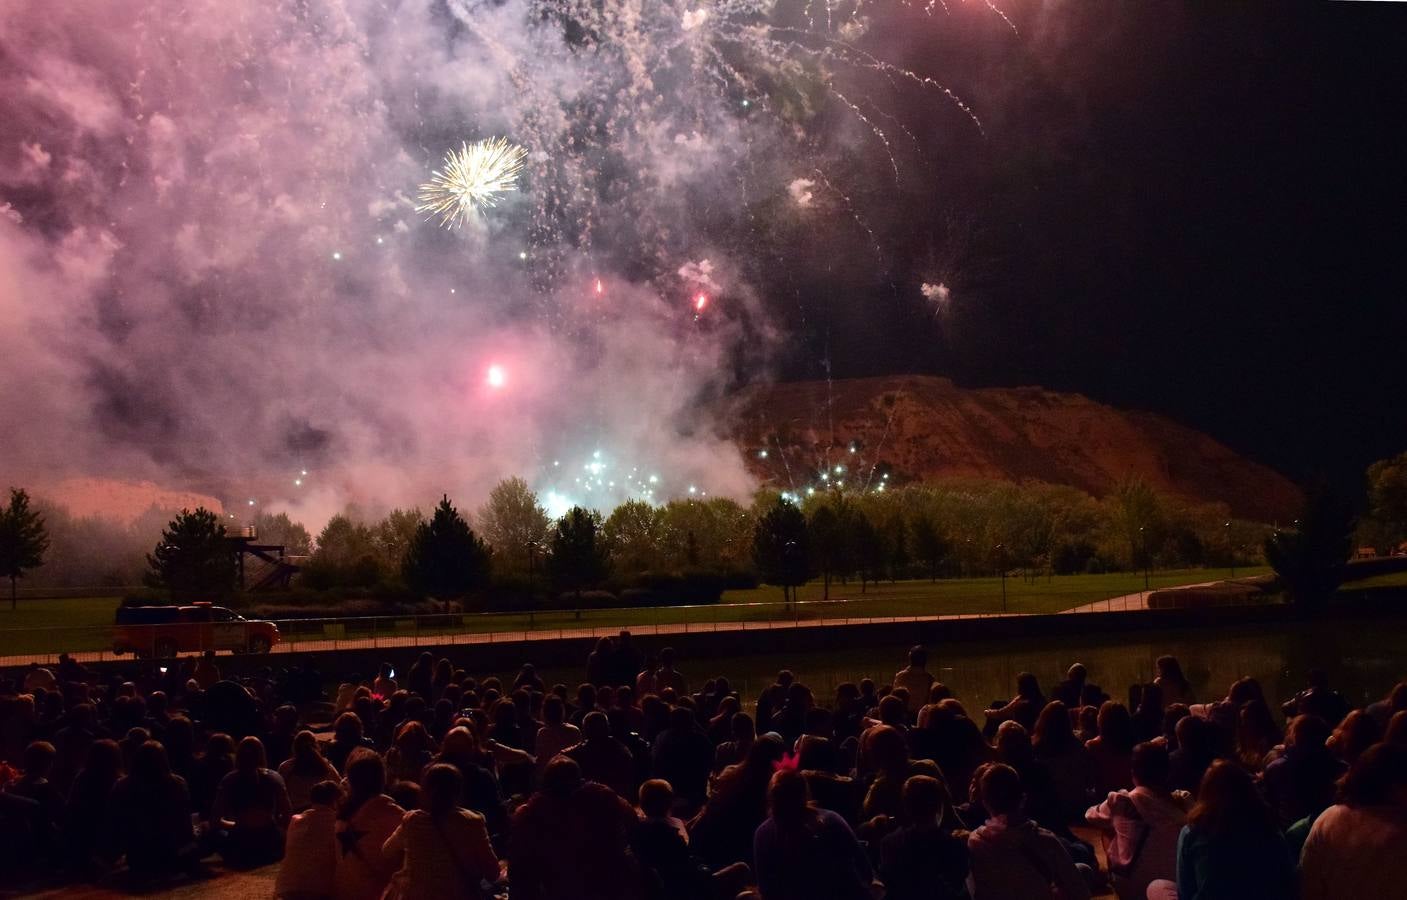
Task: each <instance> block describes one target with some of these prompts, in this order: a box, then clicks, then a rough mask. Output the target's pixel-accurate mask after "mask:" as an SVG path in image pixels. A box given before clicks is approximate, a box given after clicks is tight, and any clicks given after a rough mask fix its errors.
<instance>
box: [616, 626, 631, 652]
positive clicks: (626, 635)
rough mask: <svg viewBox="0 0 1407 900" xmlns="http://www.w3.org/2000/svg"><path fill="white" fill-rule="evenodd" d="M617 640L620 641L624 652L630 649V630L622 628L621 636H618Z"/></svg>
mask: <svg viewBox="0 0 1407 900" xmlns="http://www.w3.org/2000/svg"><path fill="white" fill-rule="evenodd" d="M616 639H617V640H618V641H619V643H620V649H622V650H624V649H625V648H627V647H629V646H630V629H628V628H622V629H621V630H620V634H619V635H617V636H616Z"/></svg>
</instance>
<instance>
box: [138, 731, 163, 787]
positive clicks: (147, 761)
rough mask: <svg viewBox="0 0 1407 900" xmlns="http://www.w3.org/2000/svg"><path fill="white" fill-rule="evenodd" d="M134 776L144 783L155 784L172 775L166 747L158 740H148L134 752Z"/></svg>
mask: <svg viewBox="0 0 1407 900" xmlns="http://www.w3.org/2000/svg"><path fill="white" fill-rule="evenodd" d="M129 774H130V775H131V776H132V778H133V779H134V780H136V781H138V782H141V783H144V784H153V783H155V782H158V781H161V780H163V779H166V778H169V777H170V775H171V763H170V761H168V760H167V758H166V748H165V747H163V746H161V744H159V743H157V742H156V741H147V742H146V743H145V744H143V745H142V746H140V747H138V748H137V752H136V753H134V754H132V770H131V772H130V773H129Z"/></svg>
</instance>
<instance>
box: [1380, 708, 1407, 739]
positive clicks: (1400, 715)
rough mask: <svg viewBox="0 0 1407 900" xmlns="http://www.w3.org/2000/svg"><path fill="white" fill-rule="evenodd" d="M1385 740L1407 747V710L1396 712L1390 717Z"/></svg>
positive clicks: (1384, 733)
mask: <svg viewBox="0 0 1407 900" xmlns="http://www.w3.org/2000/svg"><path fill="white" fill-rule="evenodd" d="M1383 740H1384V741H1386V742H1387V743H1389V744H1392V745H1394V746H1397V747H1407V710H1402V711H1400V712H1395V713H1393V714H1392V718H1391V719H1388V722H1387V730H1386V731H1384V732H1383Z"/></svg>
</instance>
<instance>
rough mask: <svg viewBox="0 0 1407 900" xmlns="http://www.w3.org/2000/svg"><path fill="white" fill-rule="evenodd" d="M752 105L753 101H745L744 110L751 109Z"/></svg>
mask: <svg viewBox="0 0 1407 900" xmlns="http://www.w3.org/2000/svg"><path fill="white" fill-rule="evenodd" d="M751 105H752V101H751V100H746V99H744V100H743V108H744V109H746V108H747V107H749V106H751Z"/></svg>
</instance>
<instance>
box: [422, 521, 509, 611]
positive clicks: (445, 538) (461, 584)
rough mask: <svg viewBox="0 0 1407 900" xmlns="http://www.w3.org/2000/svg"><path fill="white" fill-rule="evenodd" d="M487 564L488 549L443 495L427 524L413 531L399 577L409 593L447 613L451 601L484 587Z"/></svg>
mask: <svg viewBox="0 0 1407 900" xmlns="http://www.w3.org/2000/svg"><path fill="white" fill-rule="evenodd" d="M491 563H492V561H491V559H490V551H489V548H488V545H487V544H485V543H484V540H483V538H480V537H478V536H477V535H475V534H474V530H473V529H472V528H470V527H469V523H468V522H466V521H464V517H463V516H461V515H460V514H459V510H457V509H455V508H454V505H453V504H451V503H450V502H449V496H448V495H445V496H444V497H443V498H441V500H440V505H439V506H437V507H435V514H434V516H433V517H431V519H430V521H428V522H421V523H420V525H419V526H417V527H416V529H415V536H414V537H413V538H411V541H410V546H409V547H407V548H406V554H405V560H404V561H403V562H402V563H401V574H402V575H403V576H404V577H405V583H406V585H408V586H409V587H410V588H411V590H414V591H418V592H420V593H421V594H425V595H427V596H430V597H434V598H435V599H437V600H440V601H443V602H444V604H445V612H449V604H450V601H451V600H456V599H459V598H461V597H464V596H465V595H466V594H468V593H469V592H470V591H473V590H475V589H477V588H480V587H483V586H484V585H485V584H487V583H488V578H489V569H490V566H491Z"/></svg>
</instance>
